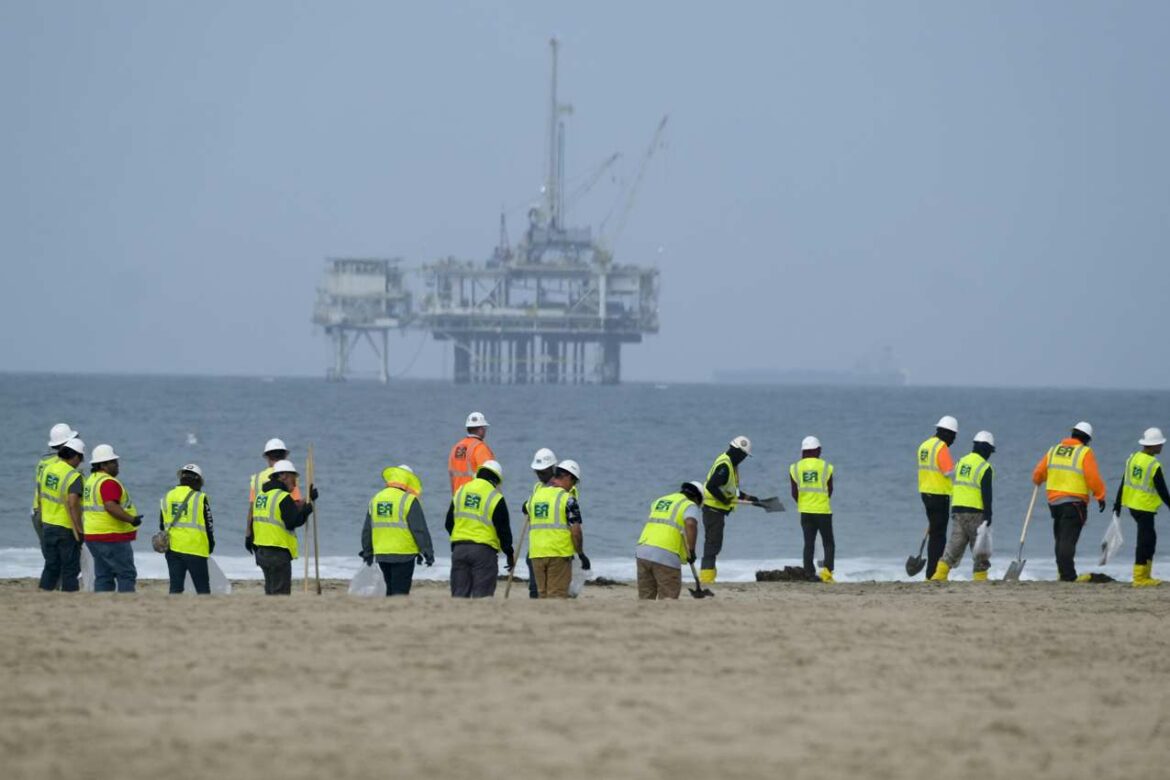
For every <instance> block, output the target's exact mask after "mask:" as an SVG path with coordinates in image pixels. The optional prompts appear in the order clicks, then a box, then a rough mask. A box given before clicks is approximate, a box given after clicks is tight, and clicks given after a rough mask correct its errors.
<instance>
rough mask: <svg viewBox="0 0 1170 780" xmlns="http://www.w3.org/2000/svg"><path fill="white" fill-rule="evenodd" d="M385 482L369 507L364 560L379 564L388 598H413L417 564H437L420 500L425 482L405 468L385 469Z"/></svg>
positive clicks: (367, 510) (364, 531) (363, 551)
mask: <svg viewBox="0 0 1170 780" xmlns="http://www.w3.org/2000/svg"><path fill="white" fill-rule="evenodd" d="M382 481H383V482H385V483H386V487H384V488H382V489H381V490H380V491H378V492H377V493H375V494H374V497H373V498H371V499H370V503H369V505H368V506H367V508H366V520H365V522H364V523H363V524H362V560H363V561H364V562H365V564H366V565H367V566H372V565H373V564H374V561H377V562H378V568H380V569H381V570H382V579H384V580H385V581H386V595H387V596H409V595H410V586H411V585H412V584H413V583H414V566H415V564H416V563H422V562H423V561H426V564H427V566H434V564H435V548H434V546H433V545H432V544H431V532H430V531H429V530H427V520H426V518H425V517H424V516H423V509H422V502H421V501H419V500H418V497H419V496H420V495H421V494H422V483H421V482H420V481H419V479H418V477H416V476H415V474H414V471H413V470H412V469H411V468H410V467H409V466H405V465H403V466H391V467H389V468H387V469H383V470H382Z"/></svg>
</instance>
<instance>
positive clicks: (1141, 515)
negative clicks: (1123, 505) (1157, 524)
mask: <svg viewBox="0 0 1170 780" xmlns="http://www.w3.org/2000/svg"><path fill="white" fill-rule="evenodd" d="M1129 515H1130V517H1132V518H1133V520H1134V522H1135V523H1137V548H1136V549H1135V550H1134V556H1133V557H1134V561H1133V562H1134V563H1136V564H1146V563H1149V562H1150V561H1152V560H1154V550H1155V549H1156V548H1157V547H1158V532H1157V531H1155V530H1154V513H1153V512H1143V511H1141V510H1140V509H1131V510H1129Z"/></svg>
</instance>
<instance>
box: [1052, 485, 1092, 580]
mask: <svg viewBox="0 0 1170 780" xmlns="http://www.w3.org/2000/svg"><path fill="white" fill-rule="evenodd" d="M1048 511H1049V512H1051V513H1052V537H1053V539H1054V540H1055V541H1056V571H1057V572H1059V574H1060V581H1061V582H1076V579H1077V565H1076V563H1075V562H1074V560H1073V559H1074V558H1075V557H1076V554H1077V542H1078V541H1079V540H1080V538H1081V528H1083V527H1084V525H1085V505H1084V504H1082V503H1080V502H1074V503H1071V504H1049V506H1048Z"/></svg>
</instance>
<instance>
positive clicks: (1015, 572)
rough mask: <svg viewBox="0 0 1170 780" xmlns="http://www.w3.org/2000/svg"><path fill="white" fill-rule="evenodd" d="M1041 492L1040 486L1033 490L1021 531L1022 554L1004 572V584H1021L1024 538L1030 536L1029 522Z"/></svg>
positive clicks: (1023, 562)
mask: <svg viewBox="0 0 1170 780" xmlns="http://www.w3.org/2000/svg"><path fill="white" fill-rule="evenodd" d="M1039 492H1040V486H1039V485H1037V486H1036V487H1034V488H1032V500H1031V501H1029V502H1028V514H1026V515H1024V529H1023V530H1022V531H1020V552H1019V553H1018V554H1017V555H1016V559H1015V560H1014V561H1012V562H1011V563H1010V564H1008V570H1007V571H1006V572H1004V575H1003V581H1004V582H1019V581H1020V572H1022V571H1023V570H1024V564H1025V563H1027V561H1025V560H1024V537H1025V536H1027V535H1028V521H1029V520H1031V519H1032V507H1034V506H1036V495H1037V494H1038V493H1039Z"/></svg>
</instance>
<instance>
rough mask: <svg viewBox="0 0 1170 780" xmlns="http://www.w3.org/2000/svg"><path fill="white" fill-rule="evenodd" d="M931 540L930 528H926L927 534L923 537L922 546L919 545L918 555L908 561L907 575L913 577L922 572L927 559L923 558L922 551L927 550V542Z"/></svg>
mask: <svg viewBox="0 0 1170 780" xmlns="http://www.w3.org/2000/svg"><path fill="white" fill-rule="evenodd" d="M928 538H930V526H929V525H928V526H926V533H924V534H923V535H922V544H920V545H918V554H917V555H911V556H910V557H909V558H907V559H906V574H908V575H909V576H911V577H913V576H914V575H915V574H917V573H918V572H920V571H922V569H923V567H924V566H926V559H925V558H923V557H922V551H923V550H925V549H926V540H927V539H928Z"/></svg>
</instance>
